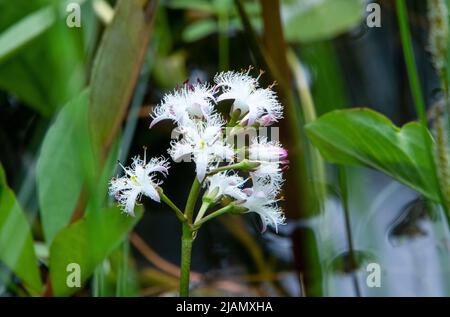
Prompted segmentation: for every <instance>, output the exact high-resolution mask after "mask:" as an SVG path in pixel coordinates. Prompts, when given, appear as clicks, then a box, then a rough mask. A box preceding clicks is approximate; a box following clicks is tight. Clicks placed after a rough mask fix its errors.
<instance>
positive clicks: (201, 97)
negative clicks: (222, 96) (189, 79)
mask: <svg viewBox="0 0 450 317" xmlns="http://www.w3.org/2000/svg"><path fill="white" fill-rule="evenodd" d="M215 102H216V99H215V97H214V90H213V89H212V88H211V87H210V86H209V85H208V84H200V83H197V84H189V83H186V84H184V85H183V87H182V88H178V89H176V90H174V91H173V92H172V93H169V94H166V95H165V96H164V97H163V100H162V102H161V104H160V105H158V106H157V107H156V108H155V109H154V111H153V114H151V115H150V116H151V118H152V122H151V124H150V128H151V127H153V126H154V125H155V124H156V123H158V122H160V121H162V120H172V121H174V122H175V123H176V124H178V125H183V124H188V123H189V121H190V120H192V119H194V118H209V117H210V116H211V115H212V114H213V112H214V103H215Z"/></svg>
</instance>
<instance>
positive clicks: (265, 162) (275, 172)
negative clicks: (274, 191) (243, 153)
mask: <svg viewBox="0 0 450 317" xmlns="http://www.w3.org/2000/svg"><path fill="white" fill-rule="evenodd" d="M287 157H288V151H287V150H286V149H284V148H283V147H282V145H281V144H280V142H278V141H268V140H267V138H266V137H259V138H254V139H253V140H252V143H251V145H250V147H249V159H250V160H251V161H257V162H260V166H259V167H258V168H257V169H256V170H255V171H254V172H252V173H251V175H252V177H253V178H258V179H260V180H264V181H265V182H268V183H281V182H282V181H283V175H282V171H283V168H284V167H286V166H287V164H288V163H289V161H288V160H287Z"/></svg>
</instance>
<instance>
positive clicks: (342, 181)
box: [339, 166, 361, 297]
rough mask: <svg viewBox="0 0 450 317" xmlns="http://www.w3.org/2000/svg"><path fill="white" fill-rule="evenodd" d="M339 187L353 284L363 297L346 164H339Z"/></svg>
mask: <svg viewBox="0 0 450 317" xmlns="http://www.w3.org/2000/svg"><path fill="white" fill-rule="evenodd" d="M339 187H340V189H341V196H342V206H343V209H344V216H345V233H346V239H347V245H348V253H349V256H350V262H351V264H350V265H351V267H352V277H353V285H354V287H355V293H356V296H357V297H361V289H360V287H359V283H358V278H357V275H356V272H355V270H356V267H357V263H356V257H355V248H354V246H353V236H352V226H351V221H350V208H349V205H348V188H347V171H346V170H345V167H344V166H339Z"/></svg>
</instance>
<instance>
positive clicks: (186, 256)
mask: <svg viewBox="0 0 450 317" xmlns="http://www.w3.org/2000/svg"><path fill="white" fill-rule="evenodd" d="M193 240H194V239H193V235H192V230H191V228H190V226H189V225H188V224H187V223H183V233H182V236H181V274H180V296H181V297H189V275H190V270H191V252H192V242H193Z"/></svg>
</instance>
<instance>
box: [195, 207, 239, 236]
mask: <svg viewBox="0 0 450 317" xmlns="http://www.w3.org/2000/svg"><path fill="white" fill-rule="evenodd" d="M234 208H235V205H233V204H229V205H227V206H225V207H223V208H220V209H219V210H216V211H214V212H213V213H210V214H209V215H208V216H206V217H204V218H201V219H200V220H199V221H196V222H195V223H194V230H198V228H200V226H201V225H202V224H204V223H205V222H207V221H209V220H211V219H214V218H216V217H217V216H220V215H223V214H226V213H227V212H229V211H231V210H233V209H234Z"/></svg>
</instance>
